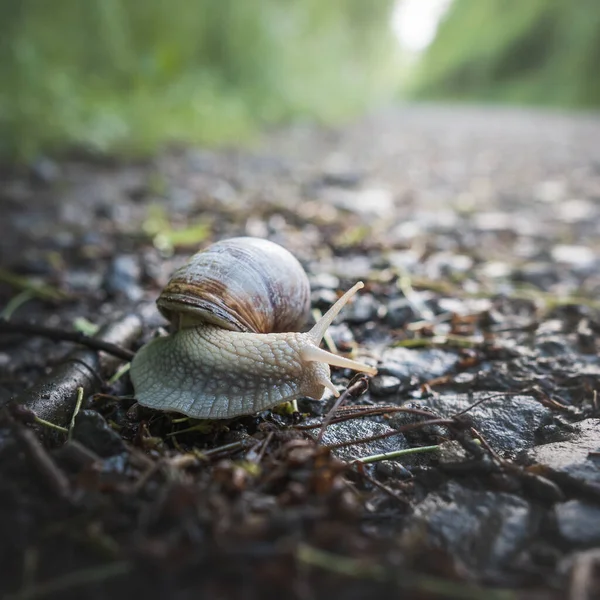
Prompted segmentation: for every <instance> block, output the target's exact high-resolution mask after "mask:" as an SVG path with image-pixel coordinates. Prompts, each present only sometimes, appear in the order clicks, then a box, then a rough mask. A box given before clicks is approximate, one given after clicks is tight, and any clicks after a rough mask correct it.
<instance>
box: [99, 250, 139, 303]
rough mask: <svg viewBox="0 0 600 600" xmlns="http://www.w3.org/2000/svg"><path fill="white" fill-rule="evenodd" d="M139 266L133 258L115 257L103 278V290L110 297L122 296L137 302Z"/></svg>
mask: <svg viewBox="0 0 600 600" xmlns="http://www.w3.org/2000/svg"><path fill="white" fill-rule="evenodd" d="M139 278H140V266H139V263H138V261H137V259H136V258H135V257H133V256H117V257H116V258H114V260H112V261H111V263H110V265H109V267H108V271H107V272H106V275H105V276H104V289H105V290H106V291H107V293H108V294H110V295H111V296H116V295H123V296H125V297H126V298H127V299H128V300H131V301H133V302H135V301H137V300H139V299H140V298H141V297H142V295H143V292H142V289H141V288H140V286H139V285H138V281H139Z"/></svg>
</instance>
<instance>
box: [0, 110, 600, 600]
mask: <svg viewBox="0 0 600 600" xmlns="http://www.w3.org/2000/svg"><path fill="white" fill-rule="evenodd" d="M598 140H600V118H599V117H598V116H595V115H583V114H581V115H571V114H567V113H564V114H563V113H551V112H542V111H533V110H519V109H499V108H491V107H490V108H478V107H444V106H406V107H400V108H396V109H394V110H389V111H383V112H379V113H377V114H374V115H372V116H370V117H368V118H364V119H363V120H361V121H360V122H357V123H355V124H353V125H350V126H348V127H345V128H340V129H322V128H317V127H314V126H309V125H296V126H295V127H292V128H286V129H283V130H278V131H273V132H271V133H269V134H267V135H265V136H264V138H263V139H262V140H261V142H260V144H259V145H258V146H257V147H253V148H236V149H225V150H220V151H209V150H205V149H198V148H172V149H170V150H169V151H168V152H165V153H163V154H161V155H160V156H156V157H155V158H153V159H151V160H147V161H137V162H134V161H128V162H123V161H118V160H112V159H107V158H98V157H90V156H86V155H84V153H83V152H80V153H78V154H73V155H72V156H71V157H68V158H64V159H61V160H58V159H56V160H55V159H50V158H47V157H40V158H39V159H38V160H37V161H35V162H34V163H33V164H32V165H31V166H30V167H29V168H19V169H15V168H8V167H5V168H3V169H1V170H0V175H1V177H2V185H1V187H0V210H1V211H2V216H3V218H2V221H1V224H0V228H1V231H0V233H1V235H0V258H1V261H0V310H2V311H3V312H2V319H3V320H2V321H0V334H1V335H0V533H1V535H0V571H1V576H0V596H1V597H3V598H10V599H12V600H17V599H18V600H26V599H30V598H61V599H63V600H64V599H67V598H108V597H111V598H121V597H123V598H125V597H131V596H132V594H137V595H140V596H142V595H143V596H144V597H145V598H173V599H186V598H192V597H193V598H197V597H209V598H213V597H214V598H264V597H277V598H281V597H290V598H299V599H305V598H306V599H312V598H327V597H331V595H332V594H336V596H339V597H343V598H348V599H351V598H363V597H373V596H374V595H375V596H381V597H388V596H389V597H409V598H475V599H479V598H481V599H483V598H486V599H487V598H502V599H505V598H506V599H512V598H514V599H520V598H527V599H534V598H536V599H537V598H551V599H554V598H556V599H558V598H572V599H573V600H584V599H592V598H597V597H600V459H599V458H598V457H599V456H600V400H599V398H598V393H599V391H600V358H599V356H598V351H599V346H600V344H599V336H600V311H599V308H600V144H599V143H598ZM238 235H248V236H256V237H267V238H269V239H271V240H273V241H275V242H278V243H280V244H281V245H283V246H285V247H286V248H288V249H289V250H290V251H291V252H292V253H293V254H294V255H295V256H296V257H297V258H298V259H299V260H300V261H301V263H302V264H303V266H304V267H305V269H306V271H307V273H308V275H309V280H310V282H311V289H312V295H311V301H312V307H313V308H314V309H318V310H320V311H325V310H326V309H327V308H328V307H329V306H330V305H331V304H332V303H333V302H334V301H335V300H336V298H337V297H338V296H339V294H340V292H342V291H345V290H346V289H348V288H349V287H350V286H351V285H352V284H354V283H355V282H356V281H357V280H363V281H364V282H365V288H364V289H363V290H362V291H361V292H360V294H359V295H358V297H357V298H356V299H355V301H354V302H353V303H352V304H351V305H349V306H348V307H347V308H346V309H345V310H344V311H343V313H342V314H341V315H340V317H339V318H338V319H337V320H336V321H335V323H334V325H333V326H332V327H331V328H330V333H331V338H330V339H329V340H328V343H329V344H330V347H335V348H337V351H338V352H340V353H342V354H345V355H348V356H352V357H353V358H356V359H359V360H363V361H366V362H368V363H369V364H372V365H376V366H377V367H378V371H379V372H378V375H377V376H375V377H373V378H369V379H366V378H364V377H358V378H357V377H355V375H354V374H353V373H351V372H350V371H347V370H344V369H334V370H333V381H334V383H335V384H336V386H337V387H338V389H339V390H340V391H342V392H343V391H344V390H348V393H347V394H344V396H345V400H346V403H345V406H342V407H341V408H338V409H337V410H336V411H335V412H334V413H331V414H329V413H328V411H329V409H331V407H332V406H333V397H332V394H331V393H329V392H328V393H327V394H326V395H325V398H324V400H323V402H315V401H310V400H300V401H299V403H298V408H299V412H295V413H294V412H292V411H291V410H288V411H285V410H279V411H273V412H272V411H266V412H263V413H261V414H258V415H250V416H247V417H241V418H238V419H234V420H231V421H219V422H205V421H195V420H192V419H185V418H182V416H181V415H178V414H174V413H163V412H159V411H152V410H150V409H146V408H144V407H141V406H139V405H138V404H137V403H136V402H135V398H134V397H133V390H132V387H131V384H130V381H129V377H128V375H127V374H118V373H117V371H118V368H119V367H120V366H121V365H123V364H124V362H126V360H125V361H124V360H123V358H126V357H127V356H128V355H127V352H125V353H124V354H123V355H122V356H121V358H116V357H114V356H112V355H111V354H110V353H104V352H102V353H100V354H98V353H96V352H95V351H94V350H92V349H89V348H83V347H82V346H80V345H74V344H73V343H72V342H69V341H64V339H63V340H62V341H60V340H58V339H57V338H61V332H62V334H65V332H71V333H72V332H75V331H78V332H83V333H89V334H94V333H95V331H96V326H101V327H104V329H101V330H100V333H99V334H98V335H100V336H103V337H104V338H105V339H107V340H108V341H110V342H112V343H114V344H117V345H119V346H121V347H124V348H126V349H130V350H133V351H135V350H137V349H138V348H139V347H140V346H141V345H142V344H143V343H145V342H147V341H149V340H150V339H151V338H152V337H153V336H154V335H155V334H156V332H157V330H159V329H160V328H161V327H165V321H164V320H163V318H162V317H161V316H160V315H159V313H158V312H157V310H156V307H155V300H156V298H157V296H158V294H159V292H160V289H161V288H162V287H163V286H164V285H165V284H166V283H167V281H168V279H169V276H170V274H171V273H172V271H173V270H174V268H175V267H177V266H179V265H181V264H183V263H184V262H185V260H186V258H187V257H189V256H190V255H191V254H192V253H193V252H195V251H196V250H198V249H199V248H203V247H205V246H206V245H208V244H209V243H211V242H213V241H216V240H219V239H223V238H228V237H233V236H238ZM311 318H314V315H313V317H311ZM31 323H34V324H35V325H34V328H33V329H32V328H31ZM309 324H310V320H309V322H308V323H307V327H308V325H309ZM35 326H44V327H46V328H52V330H53V336H54V338H55V339H50V338H49V337H48V335H45V336H40V335H34V334H35V333H36V332H35ZM38 333H40V332H39V331H38ZM45 333H46V334H49V333H52V332H48V331H46V332H45ZM64 337H65V335H62V338H64ZM116 373H117V375H115V374H116ZM231 376H232V381H233V380H235V373H234V372H232V374H231ZM80 386H81V387H83V392H84V394H83V397H82V398H81V400H82V402H81V406H78V407H77V410H76V411H75V406H76V404H77V400H76V398H77V388H78V387H80ZM74 411H75V412H77V414H76V417H75V418H73V413H74ZM40 418H43V419H46V420H47V421H50V425H47V424H46V425H44V424H40V422H39V419H40ZM36 419H37V420H36ZM51 425H55V426H56V425H58V426H59V427H62V428H64V429H58V430H57V429H56V428H53V427H52V426H51ZM388 453H393V454H392V456H390V455H389V454H388ZM382 455H385V456H382Z"/></svg>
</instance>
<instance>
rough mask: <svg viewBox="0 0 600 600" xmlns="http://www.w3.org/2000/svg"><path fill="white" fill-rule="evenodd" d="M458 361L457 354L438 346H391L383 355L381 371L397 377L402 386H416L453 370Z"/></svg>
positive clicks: (383, 373)
mask: <svg viewBox="0 0 600 600" xmlns="http://www.w3.org/2000/svg"><path fill="white" fill-rule="evenodd" d="M457 363H458V357H457V356H456V355H455V354H452V353H450V352H444V351H443V350H438V349H437V348H433V349H430V350H409V349H408V348H390V349H388V350H386V351H385V352H384V353H383V355H382V357H381V364H380V367H379V373H380V374H382V375H393V376H394V377H397V378H398V379H400V381H401V384H402V387H414V386H417V385H419V384H421V383H424V382H425V381H428V380H430V379H435V378H436V377H441V376H442V375H446V374H447V373H450V372H452V371H453V370H454V368H455V367H456V365H457Z"/></svg>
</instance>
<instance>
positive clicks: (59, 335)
mask: <svg viewBox="0 0 600 600" xmlns="http://www.w3.org/2000/svg"><path fill="white" fill-rule="evenodd" d="M2 333H5V334H9V333H14V334H21V335H33V336H41V337H46V338H48V339H50V340H53V341H55V342H73V343H75V344H81V345H82V346H86V347H87V348H91V349H92V350H101V351H102V352H107V353H108V354H112V355H113V356H116V357H117V358H122V359H123V360H127V361H129V360H131V359H132V358H133V357H134V355H135V352H132V351H131V350H127V348H123V347H122V346H118V345H117V344H111V343H110V342H105V341H103V340H100V339H98V338H95V337H90V336H88V335H85V334H84V333H81V332H80V331H66V330H65V329H59V328H56V327H44V326H43V325H36V324H35V323H13V322H9V321H7V320H6V319H0V334H2Z"/></svg>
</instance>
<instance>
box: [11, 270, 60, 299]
mask: <svg viewBox="0 0 600 600" xmlns="http://www.w3.org/2000/svg"><path fill="white" fill-rule="evenodd" d="M0 282H2V283H7V284H8V285H10V286H12V287H13V288H15V289H18V290H27V291H30V292H31V293H32V294H33V295H34V296H37V297H38V298H40V299H41V300H63V299H65V298H68V294H67V293H65V292H63V291H62V290H59V289H57V288H53V287H51V286H49V285H45V284H36V283H33V282H32V281H31V280H30V279H29V278H28V277H22V276H21V275H15V274H14V273H11V272H10V271H7V270H6V269H2V268H0Z"/></svg>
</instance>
